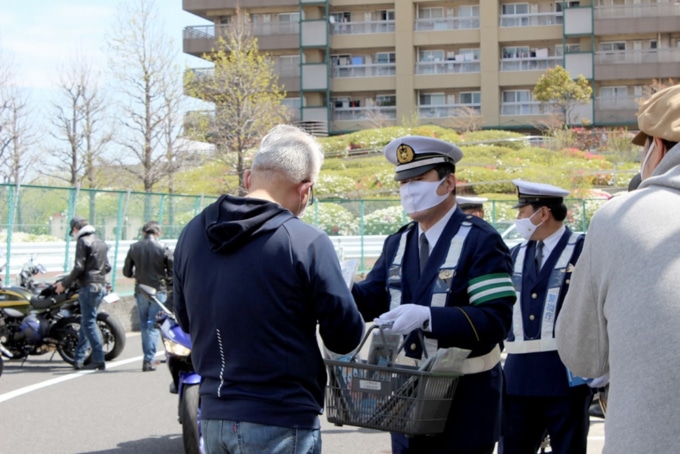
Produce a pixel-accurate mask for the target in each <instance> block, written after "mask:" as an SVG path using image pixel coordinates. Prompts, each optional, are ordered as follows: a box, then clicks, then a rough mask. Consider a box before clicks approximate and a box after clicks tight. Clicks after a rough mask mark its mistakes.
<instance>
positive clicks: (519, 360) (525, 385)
mask: <svg viewBox="0 0 680 454" xmlns="http://www.w3.org/2000/svg"><path fill="white" fill-rule="evenodd" d="M513 183H514V184H515V185H516V186H517V194H518V196H517V197H518V200H517V204H516V205H515V206H514V208H517V210H518V213H517V219H516V220H515V225H516V228H517V232H518V233H519V234H520V235H521V236H522V237H523V238H524V239H525V241H523V242H522V243H520V244H519V245H517V246H515V247H514V248H512V251H511V253H512V258H513V263H514V265H513V266H514V270H513V276H512V279H513V284H514V286H515V289H516V291H517V295H518V300H517V304H515V307H514V309H513V318H512V331H511V334H510V335H509V336H508V339H507V342H506V343H505V349H506V351H507V353H508V355H507V358H506V360H505V365H504V371H505V379H506V389H507V396H506V402H505V405H504V406H505V425H504V434H503V441H502V442H501V448H500V449H501V450H502V452H503V454H526V453H535V452H537V450H538V448H539V445H540V443H541V441H542V440H543V438H544V436H545V433H546V431H547V433H548V434H549V435H550V445H551V448H552V452H553V453H555V454H560V453H562V454H567V453H569V454H579V453H585V452H586V446H587V437H588V426H589V418H588V406H589V405H590V402H591V400H592V394H591V391H590V388H589V387H588V385H586V384H585V382H584V381H583V380H582V379H579V378H578V377H569V376H568V372H567V369H566V368H565V366H564V364H563V363H562V361H561V360H560V357H559V355H558V353H557V345H556V342H555V323H556V321H557V317H558V316H559V312H560V309H561V307H562V302H563V301H564V297H565V295H566V293H567V290H568V289H569V281H570V279H571V273H572V271H573V269H574V265H575V264H576V260H577V259H578V257H579V255H580V254H581V249H582V248H583V240H584V235H583V234H578V233H574V232H572V231H571V230H570V229H569V228H568V227H566V226H565V225H564V219H565V218H566V216H567V207H566V205H565V204H564V197H566V196H567V195H568V194H569V191H566V190H564V189H562V188H558V187H556V186H552V185H549V184H542V183H534V182H529V181H523V180H514V181H513Z"/></svg>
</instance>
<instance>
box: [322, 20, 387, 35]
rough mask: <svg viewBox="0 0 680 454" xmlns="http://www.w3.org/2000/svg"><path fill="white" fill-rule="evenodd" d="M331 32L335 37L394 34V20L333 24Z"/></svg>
mask: <svg viewBox="0 0 680 454" xmlns="http://www.w3.org/2000/svg"><path fill="white" fill-rule="evenodd" d="M330 31H331V33H332V34H334V35H371V34H377V33H394V21H393V20H379V21H363V22H359V21H357V22H354V21H353V22H340V23H335V24H332V25H331V27H330Z"/></svg>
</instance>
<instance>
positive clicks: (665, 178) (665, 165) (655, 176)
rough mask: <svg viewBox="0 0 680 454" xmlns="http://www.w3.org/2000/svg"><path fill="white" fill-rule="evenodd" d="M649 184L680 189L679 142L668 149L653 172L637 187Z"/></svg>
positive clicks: (644, 186)
mask: <svg viewBox="0 0 680 454" xmlns="http://www.w3.org/2000/svg"><path fill="white" fill-rule="evenodd" d="M651 186H656V187H665V188H670V189H675V190H680V143H679V144H676V145H675V146H674V147H673V148H671V149H670V150H668V153H666V156H664V157H663V159H661V161H660V162H659V165H658V166H656V169H654V172H652V174H651V175H650V176H649V177H647V178H646V179H645V180H643V181H642V183H640V186H638V188H639V189H643V188H646V187H651Z"/></svg>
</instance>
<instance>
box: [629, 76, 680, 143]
mask: <svg viewBox="0 0 680 454" xmlns="http://www.w3.org/2000/svg"><path fill="white" fill-rule="evenodd" d="M637 119H638V127H639V128H640V132H639V133H638V135H636V136H635V137H634V138H633V140H632V141H631V142H633V143H634V144H635V145H640V146H644V145H645V142H646V140H647V137H658V138H659V139H665V140H669V141H671V142H680V85H673V86H672V87H668V88H664V89H663V90H661V91H658V92H656V93H654V94H653V95H652V96H651V97H650V98H649V99H648V100H646V101H645V102H644V103H642V105H641V106H640V109H639V110H638V113H637Z"/></svg>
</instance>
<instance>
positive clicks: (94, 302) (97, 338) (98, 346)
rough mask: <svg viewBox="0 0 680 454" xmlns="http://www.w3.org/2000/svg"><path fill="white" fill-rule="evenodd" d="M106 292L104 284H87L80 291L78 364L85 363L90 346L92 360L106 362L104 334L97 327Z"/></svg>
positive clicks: (76, 358) (76, 360)
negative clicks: (103, 343) (100, 307)
mask: <svg viewBox="0 0 680 454" xmlns="http://www.w3.org/2000/svg"><path fill="white" fill-rule="evenodd" d="M105 294H106V288H105V287H104V285H103V284H90V285H86V286H85V287H84V288H81V289H80V290H79V291H78V302H79V303H80V312H81V318H80V332H79V333H78V347H77V348H76V354H75V358H74V359H75V362H76V363H77V364H83V362H84V361H85V354H86V353H87V349H88V348H90V347H92V362H93V363H103V362H104V349H103V346H102V335H101V333H100V332H99V328H98V327H97V311H98V310H99V306H100V305H101V304H102V298H104V295H105Z"/></svg>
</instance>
